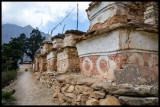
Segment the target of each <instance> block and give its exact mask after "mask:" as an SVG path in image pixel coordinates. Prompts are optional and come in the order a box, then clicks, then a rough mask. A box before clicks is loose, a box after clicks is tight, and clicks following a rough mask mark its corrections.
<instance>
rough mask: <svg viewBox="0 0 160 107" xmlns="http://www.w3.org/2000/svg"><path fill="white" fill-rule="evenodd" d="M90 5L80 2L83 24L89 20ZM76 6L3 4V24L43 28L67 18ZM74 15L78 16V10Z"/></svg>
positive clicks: (71, 3)
mask: <svg viewBox="0 0 160 107" xmlns="http://www.w3.org/2000/svg"><path fill="white" fill-rule="evenodd" d="M89 3H90V2H78V4H79V17H81V18H80V21H81V22H83V21H84V20H88V19H87V14H86V11H85V10H86V9H87V8H88V4H89ZM76 6H77V2H2V24H5V23H11V24H17V25H20V26H26V25H29V24H30V25H31V26H33V27H42V26H45V25H46V24H47V22H49V21H52V22H56V21H58V19H59V18H63V17H65V16H66V15H67V14H68V13H69V12H70V11H71V10H72V9H73V8H74V7H76ZM73 13H74V14H76V9H75V10H74V11H73Z"/></svg>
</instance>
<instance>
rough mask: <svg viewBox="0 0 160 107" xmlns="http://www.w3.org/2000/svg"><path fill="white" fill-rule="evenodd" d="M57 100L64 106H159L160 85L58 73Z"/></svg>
mask: <svg viewBox="0 0 160 107" xmlns="http://www.w3.org/2000/svg"><path fill="white" fill-rule="evenodd" d="M52 77H53V78H55V80H54V81H53V82H52V83H54V85H52V87H51V89H52V91H53V95H52V97H53V100H54V101H59V103H60V105H157V104H158V88H157V87H156V86H149V85H132V84H121V85H119V84H115V83H112V82H111V81H110V82H109V81H105V80H100V79H97V78H93V77H88V76H85V75H80V74H75V73H72V74H66V75H56V76H55V74H52Z"/></svg>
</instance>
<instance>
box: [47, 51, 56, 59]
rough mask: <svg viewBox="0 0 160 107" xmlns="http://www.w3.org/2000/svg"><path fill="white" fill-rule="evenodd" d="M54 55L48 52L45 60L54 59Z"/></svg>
mask: <svg viewBox="0 0 160 107" xmlns="http://www.w3.org/2000/svg"><path fill="white" fill-rule="evenodd" d="M54 57H55V55H54V53H53V52H50V53H49V54H48V55H47V60H49V59H51V58H54Z"/></svg>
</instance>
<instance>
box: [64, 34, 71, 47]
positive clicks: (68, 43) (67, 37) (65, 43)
mask: <svg viewBox="0 0 160 107" xmlns="http://www.w3.org/2000/svg"><path fill="white" fill-rule="evenodd" d="M72 41H73V35H69V36H66V37H65V38H64V46H71V45H72V44H71V42H72Z"/></svg>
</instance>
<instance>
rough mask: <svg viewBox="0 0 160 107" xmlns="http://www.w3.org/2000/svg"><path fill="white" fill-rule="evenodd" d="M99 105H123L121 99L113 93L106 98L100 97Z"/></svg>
mask: <svg viewBox="0 0 160 107" xmlns="http://www.w3.org/2000/svg"><path fill="white" fill-rule="evenodd" d="M99 105H121V104H120V103H119V100H118V99H117V98H116V97H114V96H111V95H107V96H106V98H105V99H100V101H99Z"/></svg>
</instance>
